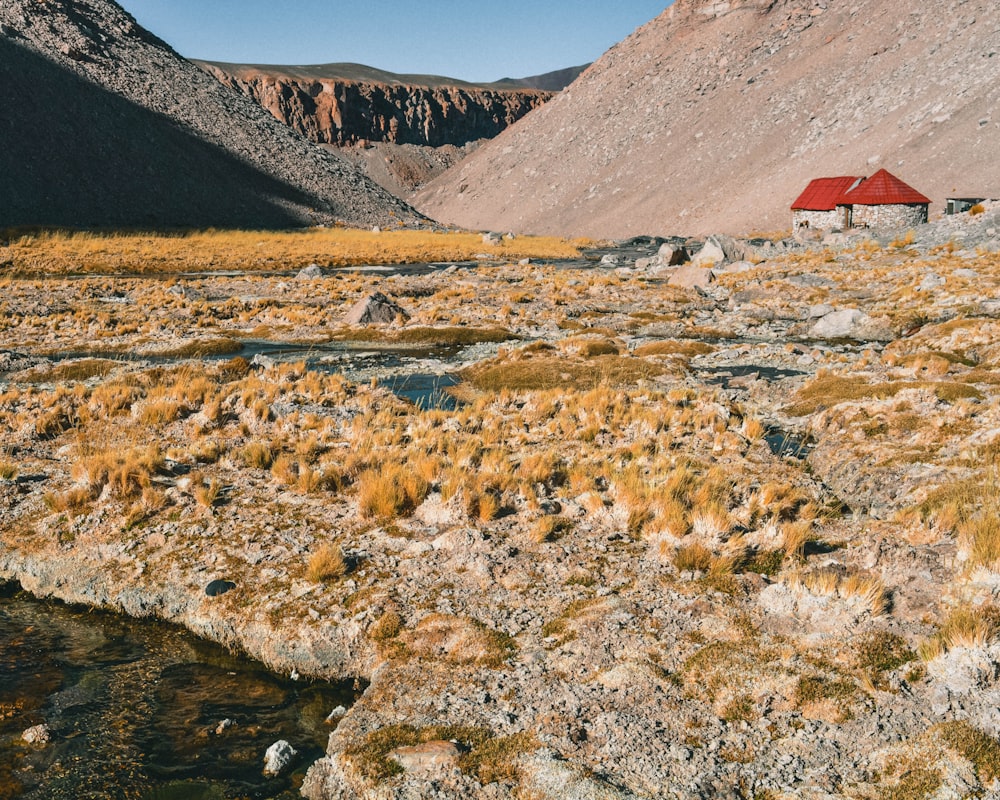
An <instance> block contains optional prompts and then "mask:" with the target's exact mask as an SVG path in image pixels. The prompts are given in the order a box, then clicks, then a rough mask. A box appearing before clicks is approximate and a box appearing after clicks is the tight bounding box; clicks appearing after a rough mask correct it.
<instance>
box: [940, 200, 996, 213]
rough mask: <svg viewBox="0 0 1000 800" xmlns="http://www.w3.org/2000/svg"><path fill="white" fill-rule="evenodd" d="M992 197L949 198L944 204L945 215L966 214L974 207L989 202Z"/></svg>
mask: <svg viewBox="0 0 1000 800" xmlns="http://www.w3.org/2000/svg"><path fill="white" fill-rule="evenodd" d="M991 199H993V198H990V197H949V198H948V199H947V200H946V201H945V204H944V213H945V214H948V215H952V214H964V213H965V212H966V211H968V210H969V209H970V208H972V207H973V206H974V205H978V204H980V203H985V202H986V201H987V200H991Z"/></svg>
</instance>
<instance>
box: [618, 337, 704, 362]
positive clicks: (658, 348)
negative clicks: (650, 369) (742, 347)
mask: <svg viewBox="0 0 1000 800" xmlns="http://www.w3.org/2000/svg"><path fill="white" fill-rule="evenodd" d="M713 352H715V347H714V346H712V345H710V344H708V343H707V342H698V341H695V340H693V339H691V340H684V341H680V340H677V339H664V340H663V341H660V342H646V344H641V345H639V346H638V347H636V348H635V349H634V350H633V351H632V354H633V355H636V356H639V357H640V358H646V357H648V356H682V357H684V358H692V357H694V356H701V355H706V354H708V353H713Z"/></svg>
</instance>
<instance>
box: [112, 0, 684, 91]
mask: <svg viewBox="0 0 1000 800" xmlns="http://www.w3.org/2000/svg"><path fill="white" fill-rule="evenodd" d="M119 2H120V3H121V5H123V6H124V7H125V8H126V9H127V10H128V11H129V12H130V13H131V14H132V15H133V16H135V17H136V19H138V21H139V23H140V24H141V25H143V26H144V27H146V28H148V29H149V30H151V31H152V32H153V33H155V34H156V35H157V36H159V37H160V38H161V39H164V40H165V41H167V42H169V43H170V44H171V45H172V46H173V47H174V49H175V50H177V51H178V52H180V53H181V55H184V56H187V57H188V58H201V59H207V60H214V61H234V62H238V63H258V64H322V63H328V62H336V61H353V62H358V63H361V64H367V65H369V66H372V67H378V68H379V69H384V70H388V71H390V72H402V73H420V74H430V75H447V76H448V77H452V78H461V79H464V80H469V81H493V80H498V79H499V78H505V77H513V78H521V77H526V76H528V75H538V74H542V73H545V72H551V71H553V70H556V69H562V68H563V67H572V66H577V65H579V64H586V63H587V62H589V61H594V60H595V59H596V58H598V57H599V56H600V55H601V53H603V52H604V51H605V50H607V49H608V48H609V47H611V45H613V44H615V42H618V41H620V40H622V39H624V38H625V37H626V36H628V35H629V34H630V33H631V32H632V31H633V30H635V29H636V28H637V27H639V26H640V25H642V24H644V23H646V22H648V21H649V20H651V19H653V18H654V17H655V16H657V15H658V14H660V13H661V12H662V11H663V10H664V9H665V8H666V7H667V6H668V5H669V4H670V2H671V0H616V2H611V0H424V2H419V0H417V1H416V2H407V1H406V0H339V2H338V1H337V0H286V2H283V3H276V2H274V0H119Z"/></svg>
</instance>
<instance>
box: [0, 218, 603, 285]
mask: <svg viewBox="0 0 1000 800" xmlns="http://www.w3.org/2000/svg"><path fill="white" fill-rule="evenodd" d="M10 238H11V241H10V244H9V245H8V247H7V257H8V259H9V260H10V261H11V262H12V265H13V269H14V270H15V271H17V272H22V273H33V274H47V275H60V274H80V273H86V274H116V273H126V274H136V273H140V274H141V273H150V272H191V271H211V270H213V269H220V268H222V269H227V270H232V269H241V270H292V269H301V268H302V267H305V266H307V265H309V264H312V263H319V264H321V265H325V266H348V265H356V264H401V263H420V262H433V261H474V260H477V256H478V255H479V254H481V253H483V252H484V251H487V252H488V253H489V255H490V256H491V257H496V258H498V259H511V260H517V259H521V258H540V259H544V258H573V257H575V256H576V255H577V254H578V253H579V251H580V248H581V247H583V246H586V245H587V244H589V243H588V242H587V241H586V240H576V241H568V240H566V239H557V238H554V237H530V236H522V237H518V238H516V239H503V240H502V241H501V242H499V243H497V244H493V245H484V243H483V241H482V237H481V236H480V235H478V234H474V233H465V232H459V231H455V232H441V233H437V232H432V231H421V230H397V231H382V232H380V233H373V232H371V231H363V230H356V229H351V228H328V229H320V228H312V229H309V230H305V231H289V232H287V233H275V232H272V231H268V232H266V233H265V232H258V231H215V230H209V231H200V232H191V233H179V234H155V233H133V234H129V233H124V234H115V233H108V234H101V233H85V232H64V231H50V232H41V233H29V234H24V235H20V236H13V237H10Z"/></svg>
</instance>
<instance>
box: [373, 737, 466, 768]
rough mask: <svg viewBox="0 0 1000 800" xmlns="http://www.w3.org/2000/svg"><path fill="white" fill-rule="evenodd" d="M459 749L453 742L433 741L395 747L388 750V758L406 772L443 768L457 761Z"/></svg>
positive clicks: (449, 766) (453, 764) (452, 765)
mask: <svg viewBox="0 0 1000 800" xmlns="http://www.w3.org/2000/svg"><path fill="white" fill-rule="evenodd" d="M458 756H459V751H458V747H457V746H456V745H455V743H454V742H445V741H441V740H438V741H433V742H424V743H422V744H416V745H413V746H412V747H397V748H396V749H395V750H392V751H390V752H389V758H391V759H392V760H393V761H395V762H396V763H397V764H399V765H400V766H401V767H402V768H403V769H405V770H406V771H407V772H417V771H420V772H427V771H432V770H433V771H437V770H444V769H449V768H451V767H454V766H455V765H456V764H457V763H458Z"/></svg>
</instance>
